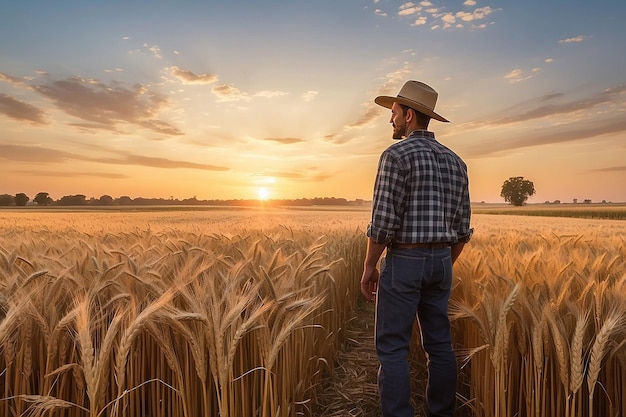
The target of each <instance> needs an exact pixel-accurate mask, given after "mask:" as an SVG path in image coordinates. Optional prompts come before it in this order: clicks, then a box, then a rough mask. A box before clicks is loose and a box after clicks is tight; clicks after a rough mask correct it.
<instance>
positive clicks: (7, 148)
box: [0, 144, 80, 163]
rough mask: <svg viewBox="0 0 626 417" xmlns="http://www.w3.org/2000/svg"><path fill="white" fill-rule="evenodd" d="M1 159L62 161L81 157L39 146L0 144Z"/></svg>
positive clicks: (41, 161) (37, 161)
mask: <svg viewBox="0 0 626 417" xmlns="http://www.w3.org/2000/svg"><path fill="white" fill-rule="evenodd" d="M0 159H6V160H9V161H17V162H35V163H61V162H65V161H67V160H68V159H80V156H78V155H74V154H72V153H69V152H65V151H59V150H56V149H48V148H42V147H39V146H28V145H12V144H8V145H2V144H0Z"/></svg>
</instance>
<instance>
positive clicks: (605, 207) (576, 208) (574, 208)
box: [473, 204, 626, 220]
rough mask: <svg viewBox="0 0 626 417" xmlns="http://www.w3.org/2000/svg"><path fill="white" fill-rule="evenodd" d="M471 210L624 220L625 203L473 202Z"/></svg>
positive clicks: (492, 212)
mask: <svg viewBox="0 0 626 417" xmlns="http://www.w3.org/2000/svg"><path fill="white" fill-rule="evenodd" d="M473 210H474V213H476V214H499V215H514V216H540V217H574V218H584V219H607V220H626V204H531V205H525V206H522V207H514V206H510V205H508V206H506V205H500V204H498V205H484V204H475V205H474V206H473Z"/></svg>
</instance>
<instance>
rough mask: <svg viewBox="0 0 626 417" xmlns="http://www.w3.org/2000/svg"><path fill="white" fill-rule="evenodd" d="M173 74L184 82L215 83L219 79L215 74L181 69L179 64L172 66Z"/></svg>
mask: <svg viewBox="0 0 626 417" xmlns="http://www.w3.org/2000/svg"><path fill="white" fill-rule="evenodd" d="M170 70H171V72H172V75H173V76H174V77H176V78H177V79H178V80H180V81H181V82H182V83H183V84H213V83H214V82H216V81H217V78H218V77H217V75H215V74H195V73H193V72H191V71H188V70H184V69H181V68H179V67H177V66H175V65H174V66H172V67H171V68H170Z"/></svg>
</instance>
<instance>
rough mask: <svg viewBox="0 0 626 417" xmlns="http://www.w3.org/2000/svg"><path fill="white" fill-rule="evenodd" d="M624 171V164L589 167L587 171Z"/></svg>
mask: <svg viewBox="0 0 626 417" xmlns="http://www.w3.org/2000/svg"><path fill="white" fill-rule="evenodd" d="M622 171H625V172H626V165H622V166H619V167H606V168H596V169H590V170H589V171H588V172H622Z"/></svg>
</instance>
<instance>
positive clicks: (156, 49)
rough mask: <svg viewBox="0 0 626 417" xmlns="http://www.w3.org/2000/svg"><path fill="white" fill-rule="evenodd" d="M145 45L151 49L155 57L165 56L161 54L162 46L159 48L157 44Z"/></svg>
mask: <svg viewBox="0 0 626 417" xmlns="http://www.w3.org/2000/svg"><path fill="white" fill-rule="evenodd" d="M143 47H144V48H146V49H147V50H148V51H150V53H152V55H154V57H155V58H159V59H161V58H163V55H161V48H159V47H158V46H157V45H152V46H149V45H148V44H147V43H144V44H143Z"/></svg>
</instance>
